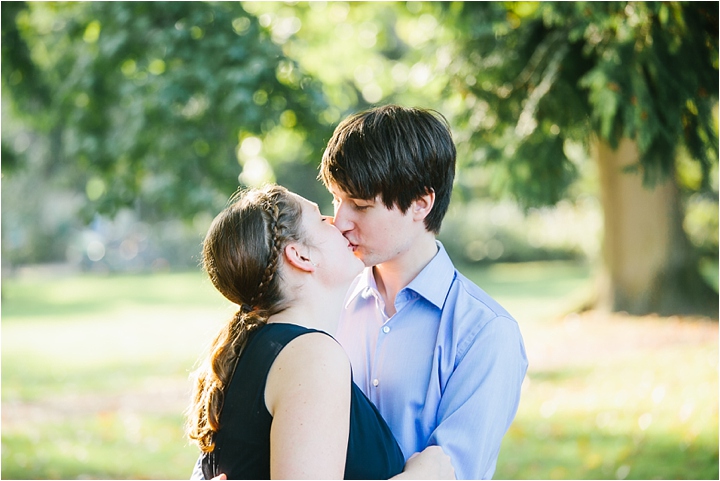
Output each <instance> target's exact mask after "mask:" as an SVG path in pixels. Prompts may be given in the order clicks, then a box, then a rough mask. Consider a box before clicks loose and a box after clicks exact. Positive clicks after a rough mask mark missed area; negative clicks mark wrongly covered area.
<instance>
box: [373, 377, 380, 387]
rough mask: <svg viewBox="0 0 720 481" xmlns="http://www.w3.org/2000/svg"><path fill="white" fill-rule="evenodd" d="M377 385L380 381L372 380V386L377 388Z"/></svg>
mask: <svg viewBox="0 0 720 481" xmlns="http://www.w3.org/2000/svg"><path fill="white" fill-rule="evenodd" d="M378 384H380V381H378V380H377V379H373V386H375V387H378Z"/></svg>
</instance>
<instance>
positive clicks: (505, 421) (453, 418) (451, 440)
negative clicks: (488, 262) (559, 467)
mask: <svg viewBox="0 0 720 481" xmlns="http://www.w3.org/2000/svg"><path fill="white" fill-rule="evenodd" d="M458 358H459V359H458V361H457V366H456V368H455V370H454V371H453V373H452V375H451V376H450V378H449V379H448V382H447V385H446V386H445V390H444V392H443V393H442V397H441V400H440V404H439V407H438V411H437V416H438V426H437V428H436V429H435V430H434V431H433V433H432V435H431V436H430V439H429V441H428V445H433V444H437V445H439V446H441V447H442V448H443V449H444V451H445V452H446V453H447V454H448V455H449V456H450V457H451V459H452V462H453V466H454V468H455V474H456V476H457V479H491V478H492V476H493V473H494V472H495V465H496V463H497V457H498V453H499V452H500V444H501V442H502V438H503V436H504V435H505V433H506V432H507V430H508V428H509V427H510V423H512V420H513V418H514V417H515V413H516V412H517V408H518V405H519V402H520V387H521V385H522V382H523V379H524V377H525V373H526V371H527V366H528V363H527V356H526V354H525V347H524V345H523V341H522V336H521V335H520V330H519V328H518V325H517V322H516V321H515V320H513V319H510V318H507V317H496V318H494V319H492V320H491V321H489V322H488V323H486V324H485V325H484V326H483V327H482V328H481V329H480V330H479V331H478V333H477V334H476V336H475V338H474V340H472V342H471V343H470V344H469V346H468V348H467V349H466V350H465V352H464V353H458Z"/></svg>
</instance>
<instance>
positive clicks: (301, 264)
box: [283, 242, 316, 272]
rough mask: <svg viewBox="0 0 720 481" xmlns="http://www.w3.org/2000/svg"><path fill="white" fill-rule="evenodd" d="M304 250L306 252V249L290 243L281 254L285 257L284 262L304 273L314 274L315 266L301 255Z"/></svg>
mask: <svg viewBox="0 0 720 481" xmlns="http://www.w3.org/2000/svg"><path fill="white" fill-rule="evenodd" d="M305 250H307V247H304V246H302V245H299V244H296V243H294V242H291V243H290V244H288V245H286V246H285V249H284V250H283V254H284V255H285V260H286V261H287V263H288V264H290V265H291V266H293V267H295V268H297V269H300V270H301V271H304V272H315V268H316V266H315V264H313V263H312V261H311V260H310V259H309V258H308V257H306V256H305V255H303V252H304V251H305Z"/></svg>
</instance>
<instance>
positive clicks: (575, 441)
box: [495, 418, 719, 479]
mask: <svg viewBox="0 0 720 481" xmlns="http://www.w3.org/2000/svg"><path fill="white" fill-rule="evenodd" d="M718 475H719V473H718V443H717V439H716V438H713V437H712V436H710V435H708V434H701V435H699V436H697V437H696V438H695V439H693V440H692V441H690V442H688V441H683V440H682V439H681V437H680V436H678V435H677V434H675V433H668V432H662V431H660V432H658V431H655V432H651V430H649V431H648V432H646V433H623V432H618V433H610V432H606V431H603V430H600V429H587V428H586V427H577V426H575V427H574V426H573V423H572V422H567V420H561V419H559V418H558V419H557V420H555V421H550V420H537V421H532V422H528V421H522V422H517V421H516V422H515V423H514V424H513V425H512V426H511V428H510V431H508V434H507V435H506V436H505V439H504V441H503V446H502V449H501V451H500V458H499V460H498V468H497V471H496V473H495V478H497V479H718Z"/></svg>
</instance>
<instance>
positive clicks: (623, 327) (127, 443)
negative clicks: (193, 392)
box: [0, 263, 718, 479]
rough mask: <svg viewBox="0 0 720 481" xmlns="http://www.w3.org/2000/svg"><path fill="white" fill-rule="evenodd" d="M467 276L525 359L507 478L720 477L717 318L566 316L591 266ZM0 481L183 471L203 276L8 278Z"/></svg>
mask: <svg viewBox="0 0 720 481" xmlns="http://www.w3.org/2000/svg"><path fill="white" fill-rule="evenodd" d="M464 272H465V273H466V274H467V275H468V276H469V277H471V278H472V279H474V280H475V281H476V282H477V283H478V284H479V285H480V286H481V287H483V288H485V289H486V290H487V291H488V292H489V293H490V294H491V295H493V296H494V297H496V298H497V299H498V300H499V301H500V302H501V303H502V304H503V305H505V306H506V307H507V308H508V310H509V311H510V312H511V313H513V314H514V315H515V316H516V317H517V319H518V321H519V322H520V326H521V329H522V331H523V335H524V338H525V344H526V348H527V352H528V358H529V361H530V370H529V373H528V377H527V379H526V382H525V384H524V386H523V395H522V401H521V404H520V408H519V411H518V415H517V418H516V421H515V422H514V423H513V425H512V426H511V428H510V431H509V432H508V434H507V436H506V437H505V440H504V442H503V447H502V450H501V454H500V459H499V461H498V468H497V472H496V476H495V477H496V478H498V479H582V478H588V479H623V478H627V479H654V478H663V479H669V478H670V479H675V478H677V479H718V336H717V323H716V322H711V321H708V320H702V319H681V318H657V317H646V318H631V317H629V316H622V315H612V316H607V315H600V314H599V313H593V312H590V313H584V314H581V315H578V314H568V312H570V311H571V310H572V308H573V307H575V306H577V305H579V304H580V303H581V302H582V301H583V299H584V298H585V296H586V295H587V294H588V292H589V289H590V288H591V281H590V279H589V274H588V270H587V268H585V267H583V266H576V265H572V264H566V263H552V264H523V265H498V266H494V267H492V268H489V269H467V270H464ZM2 301H3V302H2V472H1V473H0V474H1V477H2V478H3V479H31V478H32V479H48V478H49V479H78V478H81V479H94V478H103V479H130V478H132V479H183V478H184V479H187V478H188V476H189V474H190V471H191V469H192V465H193V463H194V460H195V458H196V456H197V450H196V448H195V447H193V446H190V445H189V444H188V442H187V441H186V440H185V439H184V437H183V430H182V423H183V416H182V412H183V410H184V409H185V407H186V405H187V399H188V393H189V387H190V385H189V382H188V374H189V372H190V371H191V370H192V368H193V365H194V364H195V361H196V360H197V359H198V358H199V357H200V355H201V354H202V353H203V351H204V349H205V347H206V344H207V342H209V340H210V337H211V336H212V335H213V333H214V332H215V330H216V329H217V328H218V327H219V326H220V325H221V324H222V323H223V322H224V321H225V320H226V318H227V317H228V316H229V315H231V314H232V312H233V308H232V306H230V305H229V304H228V303H227V302H226V301H224V299H223V298H222V297H220V296H219V294H217V293H216V292H215V291H214V290H213V288H212V287H211V286H210V285H209V283H208V281H206V280H205V279H204V278H203V276H202V274H200V273H170V274H158V275H152V276H151V275H146V276H108V277H97V276H90V275H84V276H75V277H63V278H54V279H51V278H44V279H42V278H40V279H39V278H24V279H6V280H3V285H2Z"/></svg>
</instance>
